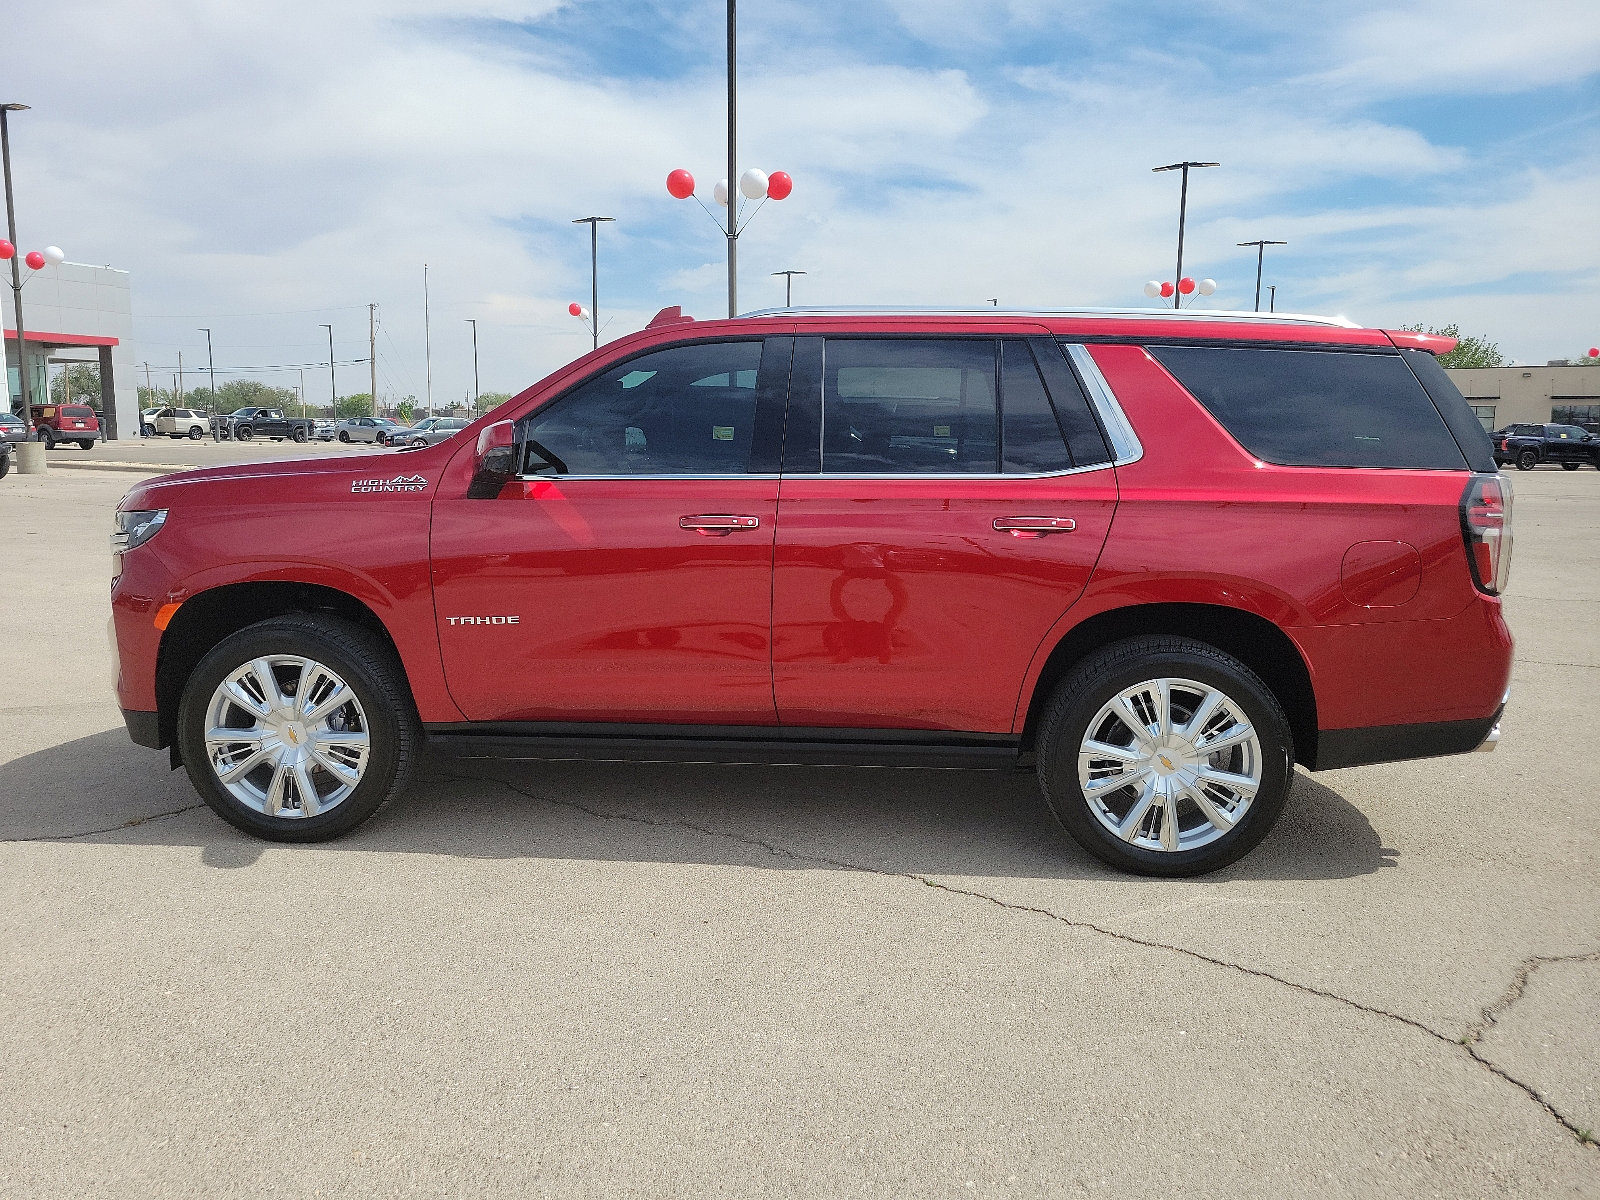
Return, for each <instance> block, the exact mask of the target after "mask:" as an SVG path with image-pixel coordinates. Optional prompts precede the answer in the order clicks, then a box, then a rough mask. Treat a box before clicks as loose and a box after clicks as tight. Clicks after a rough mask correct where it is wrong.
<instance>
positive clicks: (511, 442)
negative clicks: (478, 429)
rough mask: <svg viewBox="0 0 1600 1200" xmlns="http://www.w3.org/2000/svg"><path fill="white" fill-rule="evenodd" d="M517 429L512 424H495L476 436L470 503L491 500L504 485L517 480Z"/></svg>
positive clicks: (468, 489)
mask: <svg viewBox="0 0 1600 1200" xmlns="http://www.w3.org/2000/svg"><path fill="white" fill-rule="evenodd" d="M517 458H518V454H517V426H516V422H514V421H496V422H495V423H494V424H493V425H490V426H488V427H487V428H486V429H484V431H483V432H482V433H480V434H479V435H478V446H477V449H476V450H475V451H474V452H473V463H474V469H473V473H472V483H471V484H470V485H469V486H468V488H467V499H469V500H493V499H495V498H496V497H498V496H499V495H500V491H501V489H502V488H504V487H505V485H506V484H508V483H510V482H511V481H512V480H513V479H515V478H516V477H517V466H518V463H517Z"/></svg>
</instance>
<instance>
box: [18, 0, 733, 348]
mask: <svg viewBox="0 0 1600 1200" xmlns="http://www.w3.org/2000/svg"><path fill="white" fill-rule="evenodd" d="M738 43H739V0H728V316H730V317H737V316H738V315H739V210H738V208H737V206H736V205H735V204H734V199H733V198H734V195H735V194H736V193H735V185H734V182H733V181H734V178H735V177H736V175H737V174H738V170H739V52H738ZM12 269H13V270H15V268H12Z"/></svg>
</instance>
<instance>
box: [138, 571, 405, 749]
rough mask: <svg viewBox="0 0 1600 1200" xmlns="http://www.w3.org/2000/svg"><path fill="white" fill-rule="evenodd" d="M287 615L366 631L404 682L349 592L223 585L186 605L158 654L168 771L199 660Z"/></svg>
mask: <svg viewBox="0 0 1600 1200" xmlns="http://www.w3.org/2000/svg"><path fill="white" fill-rule="evenodd" d="M290 613H326V614H329V615H331V616H337V617H342V618H343V619H344V620H347V621H349V622H350V623H351V624H353V625H358V626H360V627H361V628H363V629H367V630H369V631H371V632H372V633H373V634H375V635H376V636H377V637H378V638H380V639H381V640H382V641H383V642H384V644H385V645H387V646H388V648H389V650H390V652H391V653H392V654H393V655H394V657H395V662H396V664H398V665H399V667H400V671H401V676H402V678H405V677H406V671H405V662H404V659H403V658H402V657H401V655H400V650H399V647H398V646H397V645H396V644H395V640H394V637H393V635H392V634H391V633H390V632H389V629H388V627H387V626H386V625H385V624H384V623H383V621H382V619H381V618H379V616H378V614H377V613H376V612H374V611H373V610H372V609H371V608H370V607H368V606H367V605H366V604H364V603H363V602H362V601H361V600H359V599H357V598H356V597H355V596H352V595H351V594H350V593H349V592H342V591H340V590H339V589H338V588H333V587H327V586H325V585H322V584H314V583H299V582H294V581H289V580H255V581H249V582H244V583H230V584H222V585H219V586H217V587H214V588H209V589H207V590H206V591H203V592H199V593H197V594H195V595H193V596H191V597H189V598H188V599H187V600H185V601H184V602H183V604H182V606H181V607H179V609H178V611H177V612H176V613H174V614H173V617H172V621H171V623H170V624H169V625H168V626H167V628H166V631H165V632H164V633H163V634H162V635H161V645H160V647H159V649H158V650H157V652H156V714H157V717H156V719H157V722H158V727H159V729H160V732H161V744H162V745H164V746H166V747H168V748H169V750H170V753H171V756H172V765H173V766H174V767H177V766H179V765H181V763H182V758H181V756H180V754H179V751H178V738H177V728H178V703H179V701H180V700H181V699H182V697H183V688H184V685H185V684H186V683H187V682H188V680H189V676H190V675H191V674H192V673H193V671H194V668H195V666H196V665H198V663H199V662H200V660H201V659H202V658H204V657H205V656H206V654H208V653H209V652H210V650H211V648H212V647H213V646H215V645H217V643H219V642H221V641H222V640H223V639H224V638H226V637H230V636H232V635H233V634H235V633H237V632H239V630H241V629H244V628H247V627H248V626H251V625H254V624H256V623H257V622H259V621H265V620H268V619H269V618H271V617H281V616H287V615H288V614H290Z"/></svg>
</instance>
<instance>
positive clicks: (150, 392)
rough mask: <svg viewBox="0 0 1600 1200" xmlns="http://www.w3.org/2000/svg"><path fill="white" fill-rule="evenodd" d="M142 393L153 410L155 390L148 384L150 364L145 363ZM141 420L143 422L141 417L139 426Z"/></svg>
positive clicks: (152, 385)
mask: <svg viewBox="0 0 1600 1200" xmlns="http://www.w3.org/2000/svg"><path fill="white" fill-rule="evenodd" d="M144 391H145V399H146V400H149V401H151V402H152V403H151V407H152V408H154V407H155V404H154V401H155V398H156V389H155V385H154V384H152V383H151V382H150V364H149V363H145V365H144ZM143 420H144V419H143V417H141V418H140V423H141V424H142V423H143Z"/></svg>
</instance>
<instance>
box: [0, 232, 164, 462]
mask: <svg viewBox="0 0 1600 1200" xmlns="http://www.w3.org/2000/svg"><path fill="white" fill-rule="evenodd" d="M6 292H9V289H6ZM0 307H3V308H4V310H5V311H4V314H3V318H4V319H3V321H0V324H3V326H4V328H5V345H6V385H7V388H8V390H9V392H10V404H9V405H8V407H9V408H10V410H11V411H12V412H20V411H21V409H22V375H21V372H23V371H26V372H27V373H28V391H29V395H30V396H31V397H32V399H33V402H34V403H35V404H38V403H40V402H41V401H44V400H47V399H48V398H49V395H50V393H49V390H48V386H47V385H48V381H49V376H50V370H49V368H50V367H52V366H54V365H57V364H70V363H80V362H84V363H92V364H95V365H97V366H99V368H100V394H99V395H97V396H74V397H73V399H74V400H82V401H85V402H87V403H89V404H92V405H93V406H94V407H95V408H97V409H99V410H100V411H101V412H102V413H103V414H104V417H103V421H102V424H101V428H102V430H103V431H104V434H105V437H106V438H107V440H115V439H117V438H119V437H121V438H134V437H138V436H139V391H138V377H137V376H136V375H135V374H134V368H135V364H134V360H133V301H132V294H131V292H130V291H129V288H128V273H127V272H126V271H118V270H114V269H113V268H111V267H91V266H89V265H87V264H85V263H62V264H61V265H60V266H56V267H45V268H44V269H43V270H40V271H29V272H27V277H26V278H25V280H24V283H23V288H22V319H23V324H24V326H25V330H24V332H25V335H26V336H25V338H24V345H23V346H22V348H21V353H20V354H19V353H18V347H17V328H16V315H17V314H16V312H15V310H14V309H13V308H12V304H11V297H10V295H9V294H5V295H4V296H3V300H0Z"/></svg>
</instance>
